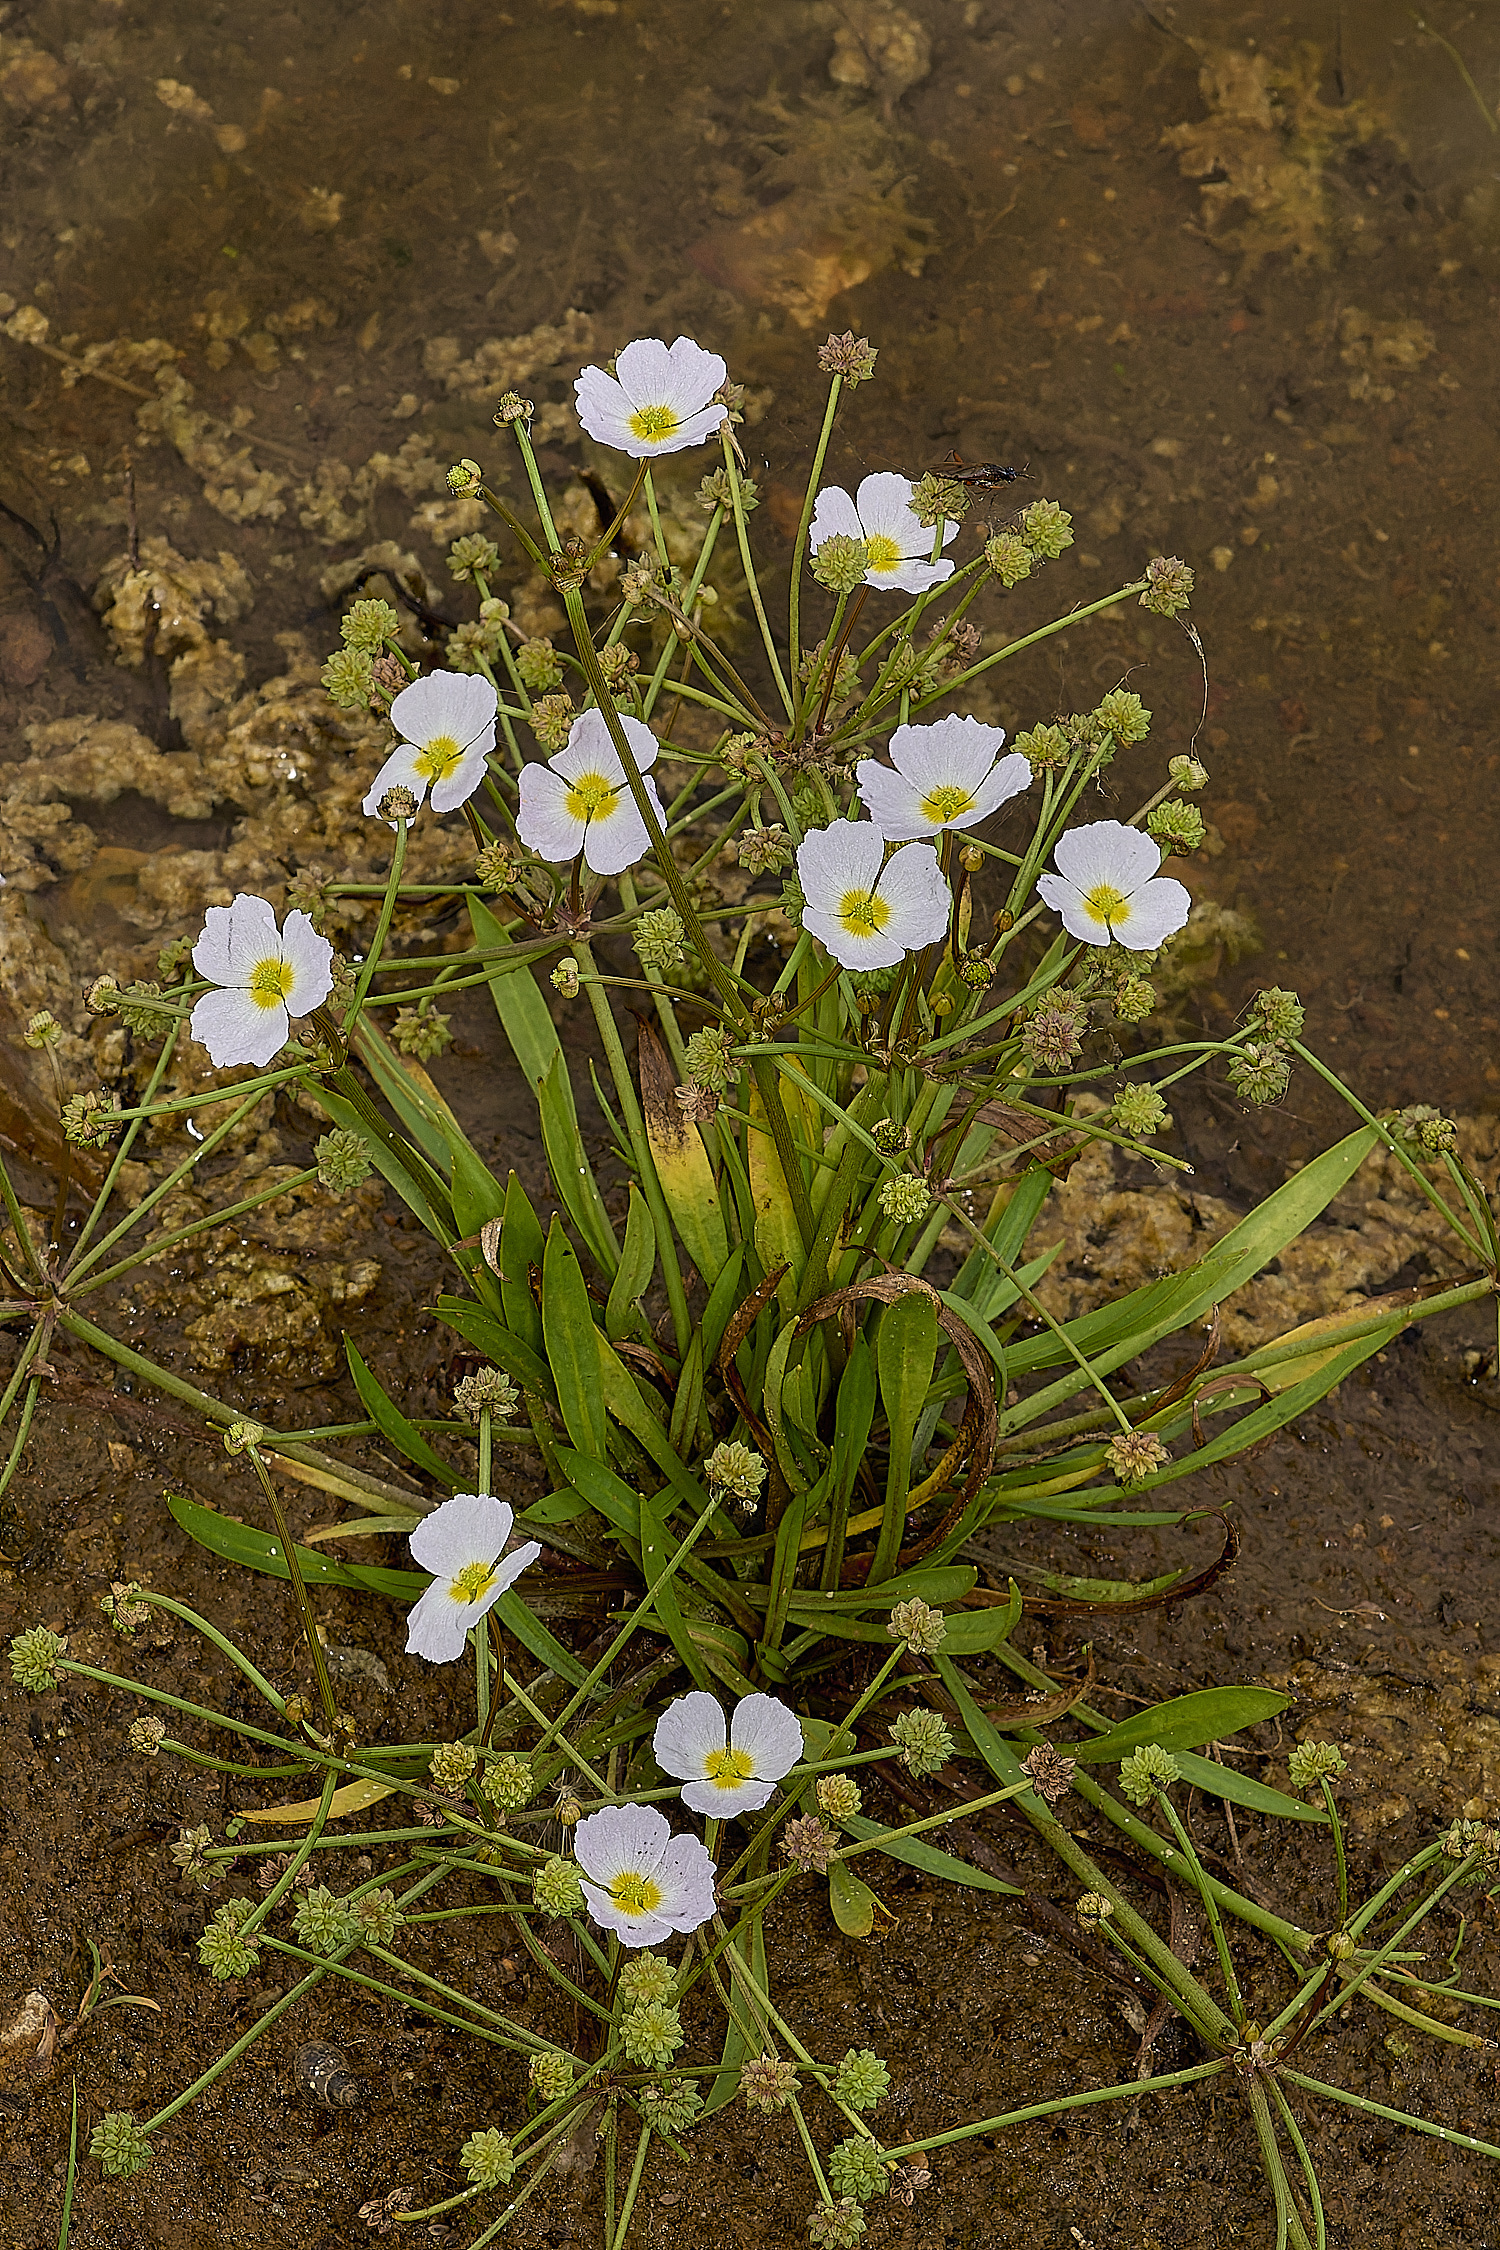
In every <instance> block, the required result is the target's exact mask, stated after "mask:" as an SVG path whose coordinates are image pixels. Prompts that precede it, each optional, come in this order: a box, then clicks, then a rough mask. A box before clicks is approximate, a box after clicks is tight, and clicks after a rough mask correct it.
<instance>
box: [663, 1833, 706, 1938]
mask: <svg viewBox="0 0 1500 2250" xmlns="http://www.w3.org/2000/svg"><path fill="white" fill-rule="evenodd" d="M658 1866H659V1869H660V1873H659V1875H658V1878H657V1880H658V1881H659V1882H660V1883H661V1884H662V1887H663V1889H664V1890H665V1891H666V1893H667V1896H666V1898H664V1899H663V1901H662V1903H661V1905H660V1907H659V1908H658V1909H657V1911H658V1913H660V1914H661V1915H663V1916H664V1917H665V1918H667V1919H668V1920H670V1922H671V1925H672V1927H673V1929H674V1930H696V1929H697V1928H698V1926H699V1924H700V1923H701V1922H706V1921H707V1920H708V1918H709V1916H710V1914H712V1912H713V1910H714V1875H715V1872H716V1870H715V1868H714V1863H713V1860H712V1859H711V1858H710V1856H709V1852H708V1847H707V1845H706V1844H704V1843H702V1842H701V1841H700V1840H699V1838H698V1837H696V1836H674V1837H673V1838H672V1840H671V1842H670V1843H669V1844H668V1846H667V1848H666V1850H665V1851H664V1852H663V1853H662V1856H661V1859H660V1861H659V1862H658Z"/></svg>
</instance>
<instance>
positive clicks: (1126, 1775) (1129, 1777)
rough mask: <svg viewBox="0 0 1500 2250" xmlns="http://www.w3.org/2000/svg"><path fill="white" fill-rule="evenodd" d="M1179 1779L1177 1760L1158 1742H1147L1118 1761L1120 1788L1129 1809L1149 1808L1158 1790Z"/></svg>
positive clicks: (1166, 1787)
mask: <svg viewBox="0 0 1500 2250" xmlns="http://www.w3.org/2000/svg"><path fill="white" fill-rule="evenodd" d="M1181 1778H1182V1776H1181V1773H1180V1772H1179V1770H1178V1765H1177V1760H1176V1759H1175V1758H1174V1757H1173V1756H1172V1753H1171V1751H1170V1750H1163V1748H1162V1746H1161V1744H1160V1743H1159V1742H1147V1743H1145V1744H1144V1745H1143V1746H1142V1747H1141V1748H1140V1749H1139V1750H1133V1751H1132V1752H1131V1754H1130V1756H1129V1757H1128V1758H1122V1759H1121V1760H1120V1787H1121V1789H1122V1790H1123V1792H1124V1794H1125V1795H1126V1796H1127V1797H1128V1798H1129V1799H1130V1802H1131V1803H1132V1804H1133V1805H1145V1804H1149V1803H1150V1801H1151V1799H1152V1798H1153V1797H1154V1796H1155V1794H1156V1792H1157V1790H1158V1789H1170V1788H1171V1786H1172V1784H1173V1782H1174V1781H1180V1780H1181Z"/></svg>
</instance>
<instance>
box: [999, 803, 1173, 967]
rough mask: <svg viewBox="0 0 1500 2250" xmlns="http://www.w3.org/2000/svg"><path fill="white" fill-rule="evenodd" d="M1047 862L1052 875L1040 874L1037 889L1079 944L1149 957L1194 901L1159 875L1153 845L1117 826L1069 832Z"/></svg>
mask: <svg viewBox="0 0 1500 2250" xmlns="http://www.w3.org/2000/svg"><path fill="white" fill-rule="evenodd" d="M1052 857H1053V859H1054V860H1055V861H1056V862H1057V867H1058V872H1057V874H1055V875H1039V876H1038V877H1037V884H1036V887H1037V889H1038V890H1039V891H1040V892H1041V894H1042V897H1043V898H1044V899H1045V900H1046V902H1047V904H1048V905H1049V906H1050V907H1051V908H1052V910H1053V912H1054V913H1056V914H1060V915H1061V916H1062V920H1063V928H1064V929H1065V930H1067V931H1068V932H1069V933H1070V935H1071V936H1073V937H1076V938H1082V940H1083V942H1084V944H1085V945H1108V944H1109V943H1110V941H1111V939H1113V940H1114V941H1115V942H1116V943H1117V944H1119V945H1123V946H1127V947H1128V948H1129V950H1130V951H1131V952H1132V953H1152V952H1154V951H1155V949H1156V947H1157V946H1159V945H1162V944H1164V943H1165V941H1166V940H1167V939H1168V938H1169V937H1170V936H1171V935H1172V932H1173V931H1174V930H1180V929H1181V928H1182V925H1183V923H1184V922H1185V921H1186V920H1187V918H1188V910H1189V908H1190V907H1191V906H1192V903H1193V900H1192V894H1191V893H1190V892H1189V890H1188V889H1187V886H1186V885H1185V884H1183V883H1175V882H1173V880H1172V878H1171V876H1169V875H1161V874H1159V873H1158V872H1157V870H1158V869H1159V868H1160V866H1161V853H1160V851H1159V850H1158V849H1157V847H1156V845H1155V843H1154V842H1153V841H1152V839H1151V838H1150V837H1149V836H1143V835H1142V834H1141V831H1140V830H1139V829H1138V828H1127V827H1126V825H1125V823H1124V821H1123V820H1096V821H1092V822H1090V824H1089V825H1088V826H1087V827H1086V828H1070V829H1069V830H1068V832H1067V834H1066V835H1065V836H1059V837H1058V839H1057V848H1056V850H1055V851H1054V852H1053V854H1052Z"/></svg>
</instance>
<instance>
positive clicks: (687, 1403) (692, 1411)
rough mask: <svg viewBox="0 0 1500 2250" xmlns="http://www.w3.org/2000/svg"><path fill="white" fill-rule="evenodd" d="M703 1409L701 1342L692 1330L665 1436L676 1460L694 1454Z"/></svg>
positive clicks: (698, 1335)
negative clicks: (669, 1423) (699, 1417)
mask: <svg viewBox="0 0 1500 2250" xmlns="http://www.w3.org/2000/svg"><path fill="white" fill-rule="evenodd" d="M702 1406H703V1338H702V1336H701V1335H700V1334H699V1333H698V1331H697V1329H696V1328H695V1329H694V1331H693V1335H692V1340H691V1342H690V1343H689V1345H688V1348H687V1356H686V1358H685V1359H684V1360H683V1363H682V1371H681V1373H680V1374H679V1376H678V1378H677V1396H676V1397H675V1398H674V1399H673V1401H672V1425H671V1429H670V1430H669V1432H668V1435H669V1436H670V1438H671V1441H672V1450H673V1452H674V1453H676V1454H677V1455H678V1457H679V1458H681V1457H682V1456H683V1455H684V1454H688V1453H691V1452H692V1451H693V1441H694V1439H695V1438H696V1437H697V1434H698V1416H699V1414H700V1412H701V1410H702Z"/></svg>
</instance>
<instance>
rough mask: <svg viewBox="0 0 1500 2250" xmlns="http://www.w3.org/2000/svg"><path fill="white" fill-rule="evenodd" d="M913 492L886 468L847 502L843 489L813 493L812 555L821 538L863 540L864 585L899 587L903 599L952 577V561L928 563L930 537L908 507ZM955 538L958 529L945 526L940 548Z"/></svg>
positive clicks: (907, 479) (907, 481)
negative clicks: (838, 535) (838, 534)
mask: <svg viewBox="0 0 1500 2250" xmlns="http://www.w3.org/2000/svg"><path fill="white" fill-rule="evenodd" d="M915 490H916V487H915V486H914V485H913V483H912V481H911V479H910V477H898V476H897V475H896V474H895V472H894V471H893V470H891V469H882V470H881V471H880V472H879V474H878V475H876V476H873V477H866V478H865V479H864V480H863V482H862V483H861V485H860V488H859V491H858V492H857V493H856V494H855V496H854V498H853V499H852V500H851V499H850V497H849V495H848V493H847V492H846V491H845V490H844V488H843V486H842V485H839V484H829V485H825V486H824V488H823V490H822V491H821V492H820V493H819V494H818V504H817V506H816V507H815V508H814V510H813V520H812V528H811V530H810V531H809V533H808V544H809V545H810V547H811V548H812V551H813V553H814V554H816V553H817V551H818V549H819V548H820V547H821V546H822V544H823V541H824V540H825V539H831V538H832V537H833V535H834V533H835V532H842V533H843V534H844V536H845V537H846V538H849V539H863V541H864V543H865V552H866V555H867V556H868V562H867V565H866V569H865V584H866V585H867V586H883V587H890V588H894V587H899V588H900V589H901V591H902V592H903V593H905V594H920V593H921V592H922V590H923V588H924V587H927V586H936V585H937V584H938V583H939V581H940V580H942V579H944V578H951V577H952V575H953V565H952V563H951V562H933V561H931V560H930V559H929V558H930V557H931V554H932V533H931V531H929V530H924V528H923V527H922V525H921V524H919V523H918V521H917V518H916V512H915V510H914V509H913V507H912V504H911V496H912V493H913V492H914V491H915ZM957 537H958V525H957V524H956V523H946V524H944V526H943V545H944V546H945V547H946V546H947V545H948V542H949V541H950V540H951V539H956V538H957Z"/></svg>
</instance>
